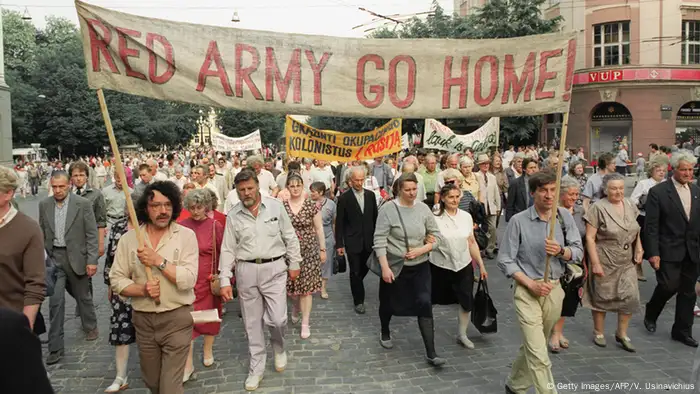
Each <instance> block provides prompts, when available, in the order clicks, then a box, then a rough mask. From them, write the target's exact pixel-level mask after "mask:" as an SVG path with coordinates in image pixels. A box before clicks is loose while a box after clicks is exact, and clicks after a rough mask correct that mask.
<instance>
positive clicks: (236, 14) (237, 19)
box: [231, 11, 241, 23]
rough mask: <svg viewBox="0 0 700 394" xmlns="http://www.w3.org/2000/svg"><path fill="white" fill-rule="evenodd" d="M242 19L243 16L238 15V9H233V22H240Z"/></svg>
mask: <svg viewBox="0 0 700 394" xmlns="http://www.w3.org/2000/svg"><path fill="white" fill-rule="evenodd" d="M240 21H241V18H239V17H238V11H233V16H232V17H231V22H233V23H238V22H240Z"/></svg>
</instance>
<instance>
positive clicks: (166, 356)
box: [132, 305, 193, 394]
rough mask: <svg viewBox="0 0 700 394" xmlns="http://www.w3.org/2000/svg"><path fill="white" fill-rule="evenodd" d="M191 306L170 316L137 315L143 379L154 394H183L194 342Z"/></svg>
mask: <svg viewBox="0 0 700 394" xmlns="http://www.w3.org/2000/svg"><path fill="white" fill-rule="evenodd" d="M190 312H192V306H190V305H187V306H181V307H179V308H177V309H173V310H171V311H167V312H161V313H151V312H138V311H134V313H133V316H132V322H133V323H134V328H135V329H136V343H137V344H138V346H139V361H140V364H141V377H142V378H143V381H144V382H145V383H146V387H148V388H149V389H150V390H151V393H152V394H184V393H185V389H184V388H183V387H182V384H183V383H182V377H183V376H184V374H185V362H186V361H187V356H188V354H189V351H190V341H192V326H193V321H192V315H191V314H190Z"/></svg>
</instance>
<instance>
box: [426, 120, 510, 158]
mask: <svg viewBox="0 0 700 394" xmlns="http://www.w3.org/2000/svg"><path fill="white" fill-rule="evenodd" d="M499 131H500V118H491V119H489V121H488V122H486V123H485V124H484V125H483V126H481V127H479V128H478V129H477V130H476V131H473V132H471V133H469V134H466V135H459V134H455V133H454V132H453V131H452V129H450V128H449V127H447V126H445V125H444V124H442V123H440V122H438V121H437V120H435V119H426V120H425V131H424V132H423V147H424V148H427V149H440V150H445V151H449V152H464V150H465V149H467V148H470V149H471V150H472V151H474V152H486V151H487V150H488V149H489V148H490V147H492V146H496V144H497V143H498V133H499Z"/></svg>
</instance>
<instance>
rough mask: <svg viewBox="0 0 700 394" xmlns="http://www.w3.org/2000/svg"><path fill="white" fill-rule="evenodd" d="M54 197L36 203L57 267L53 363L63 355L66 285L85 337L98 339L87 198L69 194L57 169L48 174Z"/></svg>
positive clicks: (92, 226)
mask: <svg viewBox="0 0 700 394" xmlns="http://www.w3.org/2000/svg"><path fill="white" fill-rule="evenodd" d="M51 189H52V191H53V196H51V197H47V198H46V199H44V200H43V201H41V202H40V203H39V225H40V227H41V230H42V231H43V233H44V245H45V247H46V250H47V251H48V253H49V255H50V256H51V257H52V258H53V259H54V260H55V262H56V267H57V275H56V285H55V288H54V295H53V296H51V300H50V302H49V316H50V320H51V327H50V329H49V356H48V358H47V360H46V363H47V364H49V365H51V364H56V363H57V362H59V361H60V360H61V358H62V357H63V322H64V317H65V309H66V305H65V290H66V287H67V286H70V288H71V289H72V290H73V295H74V296H75V299H76V301H77V303H78V305H79V308H78V309H79V311H80V319H81V321H82V323H83V330H84V331H85V333H86V334H85V339H86V340H88V341H94V340H95V339H97V336H98V332H97V318H96V316H95V306H94V305H93V302H92V296H91V294H90V288H89V283H90V277H92V276H93V275H95V273H96V272H97V259H98V240H97V238H98V235H97V222H96V221H95V214H94V211H93V207H92V203H91V202H90V200H88V199H86V198H84V197H80V196H79V195H77V194H74V193H71V189H70V184H69V179H68V174H67V173H66V172H65V171H56V172H54V173H53V174H52V176H51Z"/></svg>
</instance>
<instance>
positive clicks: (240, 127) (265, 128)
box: [217, 108, 285, 144]
mask: <svg viewBox="0 0 700 394" xmlns="http://www.w3.org/2000/svg"><path fill="white" fill-rule="evenodd" d="M217 119H218V123H219V125H220V126H221V130H222V132H223V133H224V134H226V135H228V136H229V137H242V136H244V135H247V134H250V133H252V132H253V131H255V130H257V129H260V138H261V139H262V142H263V143H264V144H270V143H276V142H277V141H278V140H279V139H280V138H281V137H282V136H283V135H284V122H285V116H284V115H281V114H268V113H262V112H247V111H239V110H235V109H228V108H226V109H221V110H219V112H218V118H217Z"/></svg>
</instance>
